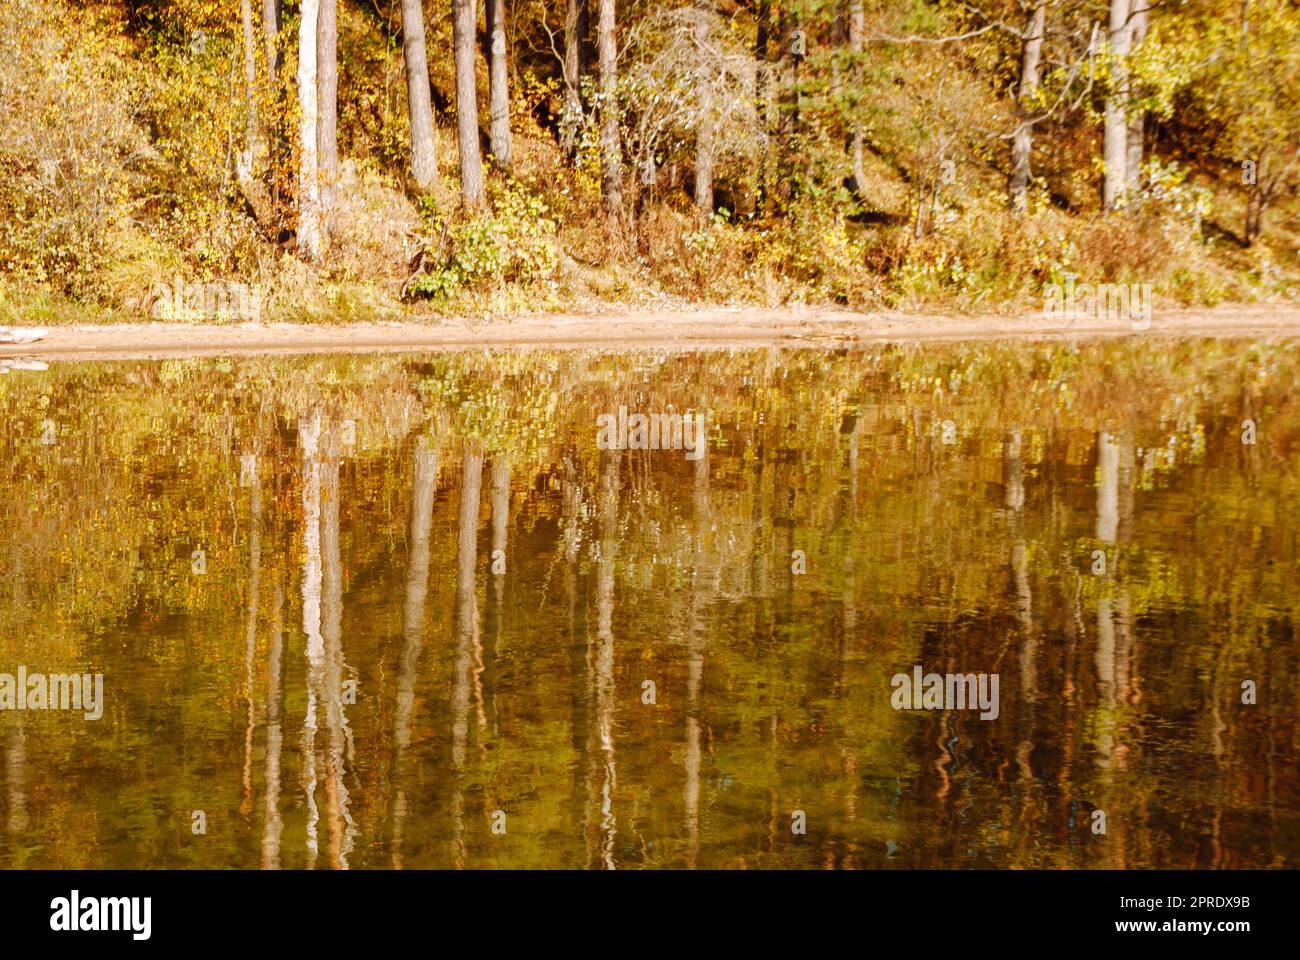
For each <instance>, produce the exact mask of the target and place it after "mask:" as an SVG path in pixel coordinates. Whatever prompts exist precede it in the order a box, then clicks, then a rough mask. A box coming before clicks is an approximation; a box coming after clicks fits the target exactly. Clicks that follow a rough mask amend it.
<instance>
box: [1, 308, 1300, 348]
mask: <svg viewBox="0 0 1300 960" xmlns="http://www.w3.org/2000/svg"><path fill="white" fill-rule="evenodd" d="M1114 336H1162V337H1168V336H1198V337H1202V336H1210V337H1252V338H1259V337H1294V336H1300V306H1297V305H1295V304H1276V305H1272V304H1270V305H1252V306H1229V307H1216V308H1213V309H1202V310H1180V311H1174V312H1163V313H1162V312H1159V311H1157V312H1156V313H1155V315H1154V317H1153V319H1152V322H1151V326H1150V328H1149V329H1146V330H1134V329H1133V327H1132V325H1131V324H1130V323H1127V322H1110V321H1106V320H1099V321H1075V322H1073V323H1072V324H1066V323H1064V322H1062V321H1061V320H1060V319H1059V318H1056V317H1049V316H1045V315H1043V314H1041V313H1039V314H1025V315H1022V316H1011V317H1003V316H927V315H914V314H902V313H851V312H847V311H838V310H826V309H809V310H798V309H789V310H764V309H751V308H735V309H728V308H719V309H691V310H678V309H674V310H661V311H654V310H639V311H630V312H623V313H608V314H588V315H549V314H548V315H538V316H526V317H517V318H513V319H509V320H460V319H454V320H444V321H440V322H437V323H428V324H416V323H365V324H350V325H340V326H325V325H321V326H306V325H298V324H288V323H246V324H231V325H219V324H201V323H140V324H113V325H105V326H90V325H87V326H67V327H52V328H50V329H49V330H48V332H47V333H46V335H45V337H44V338H43V339H42V340H41V341H39V342H37V343H31V344H16V345H0V358H3V357H19V356H21V357H34V358H38V359H45V360H51V361H53V360H70V359H81V358H85V359H110V358H128V357H141V358H143V357H177V356H200V355H213V354H250V353H255V354H272V353H281V354H289V353H332V352H363V353H370V352H392V351H411V350H442V349H477V348H484V347H523V348H565V347H610V348H620V347H636V346H654V347H676V348H687V349H696V348H722V347H734V346H761V345H784V346H799V345H810V346H812V345H827V344H834V343H839V344H844V345H848V344H851V343H855V342H900V343H907V342H925V341H943V340H973V339H1021V340H1060V339H1085V338H1094V337H1114Z"/></svg>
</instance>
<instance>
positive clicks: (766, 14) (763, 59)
mask: <svg viewBox="0 0 1300 960" xmlns="http://www.w3.org/2000/svg"><path fill="white" fill-rule="evenodd" d="M757 16H758V32H757V34H756V35H755V37H754V60H755V64H754V112H755V113H756V114H757V115H758V123H759V128H760V129H761V130H762V133H763V141H762V142H763V154H762V156H761V157H760V158H759V163H758V197H757V204H756V206H757V208H758V212H759V213H760V214H761V213H764V212H765V211H766V209H767V193H768V188H769V182H770V180H771V176H770V173H771V170H770V166H771V159H772V151H771V149H770V148H769V147H768V143H769V140H770V133H771V125H770V124H769V123H768V122H767V121H768V99H769V96H770V92H769V90H770V87H771V76H770V68H769V67H768V61H767V50H768V45H769V43H770V42H771V36H772V0H759V2H758V11H757Z"/></svg>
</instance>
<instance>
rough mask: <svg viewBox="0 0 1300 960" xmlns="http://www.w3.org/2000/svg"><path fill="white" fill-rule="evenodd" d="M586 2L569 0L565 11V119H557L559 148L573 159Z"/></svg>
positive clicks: (578, 122) (578, 120)
mask: <svg viewBox="0 0 1300 960" xmlns="http://www.w3.org/2000/svg"><path fill="white" fill-rule="evenodd" d="M585 8H586V0H568V3H567V5H566V6H565V8H564V116H563V117H561V118H560V145H561V146H562V147H563V148H564V152H565V153H566V154H568V155H569V156H570V157H572V156H573V154H574V152H575V151H576V150H577V146H578V130H579V128H581V126H582V94H581V90H580V82H581V76H582V33H581V31H580V27H581V22H582V19H583V17H582V12H583V10H584V9H585Z"/></svg>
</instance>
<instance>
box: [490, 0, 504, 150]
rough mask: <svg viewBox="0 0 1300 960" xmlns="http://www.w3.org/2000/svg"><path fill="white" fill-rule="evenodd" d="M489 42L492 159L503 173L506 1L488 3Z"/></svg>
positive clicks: (495, 0) (492, 0) (491, 0)
mask: <svg viewBox="0 0 1300 960" xmlns="http://www.w3.org/2000/svg"><path fill="white" fill-rule="evenodd" d="M487 15H488V23H487V34H488V43H489V56H488V88H489V95H490V100H491V106H492V116H491V118H490V124H489V128H488V132H489V135H490V137H491V141H490V142H491V144H492V156H493V157H495V158H496V161H497V163H498V164H500V165H501V168H502V169H503V170H509V169H510V88H509V79H508V77H509V71H508V69H507V68H508V63H507V61H506V2H505V0H487Z"/></svg>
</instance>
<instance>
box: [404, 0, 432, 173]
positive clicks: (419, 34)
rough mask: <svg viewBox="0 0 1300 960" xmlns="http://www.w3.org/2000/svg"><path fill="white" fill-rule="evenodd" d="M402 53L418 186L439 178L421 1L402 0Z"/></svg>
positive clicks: (412, 166)
mask: <svg viewBox="0 0 1300 960" xmlns="http://www.w3.org/2000/svg"><path fill="white" fill-rule="evenodd" d="M402 57H403V59H404V60H405V62H406V108H407V112H408V113H409V114H410V118H411V176H413V177H414V178H415V182H416V184H417V185H418V186H419V187H420V189H421V190H424V191H426V192H427V191H429V190H431V189H433V185H434V184H435V183H436V182H437V181H438V154H437V149H436V147H435V146H434V140H433V103H432V101H431V99H430V93H429V55H428V52H427V51H426V50H425V46H424V5H423V3H422V2H421V0H402Z"/></svg>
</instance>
